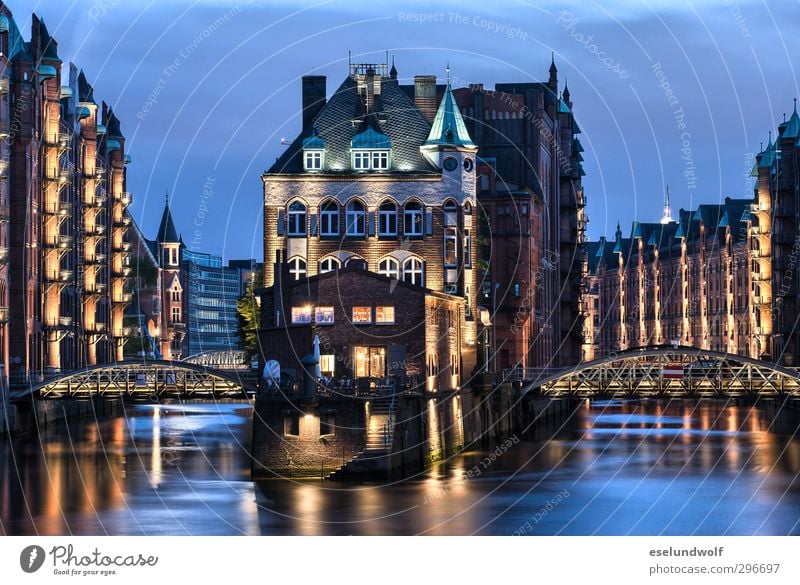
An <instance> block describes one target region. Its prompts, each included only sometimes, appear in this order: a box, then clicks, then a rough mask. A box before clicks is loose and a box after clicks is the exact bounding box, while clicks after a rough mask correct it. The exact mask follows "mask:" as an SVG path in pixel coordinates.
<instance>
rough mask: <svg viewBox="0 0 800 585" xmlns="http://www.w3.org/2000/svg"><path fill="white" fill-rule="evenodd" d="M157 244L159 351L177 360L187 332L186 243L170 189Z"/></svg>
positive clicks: (166, 356) (164, 357)
mask: <svg viewBox="0 0 800 585" xmlns="http://www.w3.org/2000/svg"><path fill="white" fill-rule="evenodd" d="M156 245H157V248H158V254H159V258H158V261H159V264H160V266H161V282H160V285H161V287H160V288H161V290H160V292H159V294H160V297H161V307H162V311H161V326H160V333H161V335H160V339H161V342H160V345H161V347H160V350H161V355H162V357H163V359H165V360H177V359H180V358H181V354H182V349H181V348H182V347H183V340H184V337H185V335H186V324H185V320H184V307H183V301H184V299H183V294H184V293H183V284H182V282H183V281H184V280H183V279H182V278H181V251H182V250H183V247H184V245H183V241H182V240H181V237H180V236H179V235H178V230H177V229H176V228H175V222H174V221H173V219H172V211H171V210H170V207H169V192H167V193H166V195H165V201H164V212H163V213H162V215H161V223H159V225H158V233H157V235H156Z"/></svg>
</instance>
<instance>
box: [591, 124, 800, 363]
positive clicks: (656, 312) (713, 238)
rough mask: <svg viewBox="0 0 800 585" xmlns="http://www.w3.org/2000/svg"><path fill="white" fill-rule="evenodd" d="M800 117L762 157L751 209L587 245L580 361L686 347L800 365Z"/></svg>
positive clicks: (686, 218) (738, 206) (717, 209)
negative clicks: (799, 279)
mask: <svg viewBox="0 0 800 585" xmlns="http://www.w3.org/2000/svg"><path fill="white" fill-rule="evenodd" d="M799 136H800V117H798V114H797V110H796V108H795V111H794V112H793V113H792V116H791V117H790V118H789V119H788V120H786V121H785V122H783V123H782V124H781V125H780V126H779V128H778V137H777V139H776V140H775V141H774V142H773V141H772V139H771V137H770V141H769V143H768V146H767V147H766V148H765V149H764V150H763V151H762V152H761V153H759V154H758V156H757V157H756V164H755V166H754V168H753V173H752V176H753V177H754V178H755V180H756V184H755V189H754V196H753V198H752V199H731V198H726V199H725V201H724V202H723V203H721V204H715V205H700V206H699V207H698V208H697V209H696V210H692V211H686V210H683V209H682V210H680V212H679V216H678V218H677V219H676V220H675V221H671V218H669V216H668V212H669V208H668V205H667V206H666V209H665V218H664V220H663V221H662V222H661V223H639V222H634V224H633V226H632V228H631V231H630V233H629V236H628V237H623V234H622V230H621V229H620V228H619V226H618V227H617V232H616V235H615V238H614V240H612V241H608V240H606V239H605V238H600V240H599V241H597V242H590V243H589V244H588V245H587V250H586V252H587V253H586V256H585V263H584V273H585V276H584V287H585V291H586V293H585V296H584V302H583V304H582V310H583V312H584V314H585V316H586V321H585V328H584V333H585V342H584V347H583V359H584V360H590V359H594V358H596V357H603V356H607V355H609V354H611V353H613V352H616V351H619V350H624V349H629V348H634V347H642V346H647V345H661V344H680V345H683V346H692V347H699V348H703V349H710V350H715V351H721V352H729V353H736V354H739V355H745V356H749V357H755V358H763V359H768V360H771V361H778V362H783V363H785V364H787V365H794V364H795V363H796V361H797V357H798V355H800V346H799V344H800V340H798V334H797V332H796V331H795V322H796V319H797V307H798V287H797V284H796V282H795V281H796V278H795V271H796V269H797V259H798V252H799V251H800V244H798V241H799V240H798V230H797V223H798V220H799V219H800V211H798V207H797V205H798V195H797V193H798V188H800V174H799V172H800V165H798V159H800V147H799V146H798V137H799Z"/></svg>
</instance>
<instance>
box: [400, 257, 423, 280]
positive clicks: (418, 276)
mask: <svg viewBox="0 0 800 585" xmlns="http://www.w3.org/2000/svg"><path fill="white" fill-rule="evenodd" d="M403 282H407V283H409V284H416V285H418V286H425V274H424V270H423V267H422V260H420V259H419V258H408V259H407V260H406V261H405V262H403Z"/></svg>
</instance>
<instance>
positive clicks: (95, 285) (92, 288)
mask: <svg viewBox="0 0 800 585" xmlns="http://www.w3.org/2000/svg"><path fill="white" fill-rule="evenodd" d="M83 292H84V294H87V295H101V294H103V293H105V292H106V283H104V282H92V283H89V284H87V285H85V286H84V287H83Z"/></svg>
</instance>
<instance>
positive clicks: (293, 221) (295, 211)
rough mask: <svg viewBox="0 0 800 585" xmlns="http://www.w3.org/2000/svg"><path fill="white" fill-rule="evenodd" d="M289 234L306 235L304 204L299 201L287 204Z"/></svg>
mask: <svg viewBox="0 0 800 585" xmlns="http://www.w3.org/2000/svg"><path fill="white" fill-rule="evenodd" d="M289 235H290V236H305V235H306V206H305V205H303V204H302V203H301V202H300V201H295V202H294V203H292V204H291V205H289Z"/></svg>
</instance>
